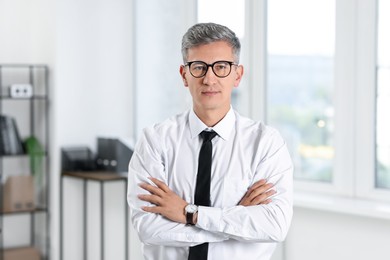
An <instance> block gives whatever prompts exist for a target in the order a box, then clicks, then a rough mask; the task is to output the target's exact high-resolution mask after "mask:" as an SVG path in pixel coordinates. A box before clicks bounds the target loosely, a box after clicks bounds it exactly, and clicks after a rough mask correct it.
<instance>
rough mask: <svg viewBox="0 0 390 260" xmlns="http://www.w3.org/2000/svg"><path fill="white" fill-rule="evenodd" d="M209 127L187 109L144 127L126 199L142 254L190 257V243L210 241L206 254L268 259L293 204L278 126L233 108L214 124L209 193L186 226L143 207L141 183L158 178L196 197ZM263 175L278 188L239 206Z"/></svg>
mask: <svg viewBox="0 0 390 260" xmlns="http://www.w3.org/2000/svg"><path fill="white" fill-rule="evenodd" d="M205 129H210V128H208V127H207V126H206V125H205V124H204V123H203V122H202V121H201V120H200V119H199V118H198V117H197V116H196V114H195V113H194V112H193V110H192V109H191V110H189V111H187V112H185V113H182V114H180V115H177V116H174V117H171V118H169V119H167V120H166V121H164V122H162V123H159V124H156V125H154V126H152V127H150V128H146V129H144V131H143V133H142V135H141V137H140V139H139V140H138V142H137V145H136V147H135V151H134V153H133V155H132V158H131V161H130V164H129V177H128V178H129V186H128V195H127V198H128V203H129V205H130V215H131V220H132V223H133V225H134V227H135V230H136V231H137V232H138V234H139V237H140V240H141V242H142V245H143V254H144V257H145V259H146V260H187V258H188V247H189V246H194V245H197V244H201V243H204V242H209V251H208V260H221V259H246V260H254V259H258V260H268V259H270V258H271V255H272V253H273V251H274V249H275V247H276V242H279V241H282V240H284V238H285V236H286V235H287V231H288V228H289V226H290V222H291V218H292V214H293V210H292V194H293V193H292V173H293V165H292V162H291V159H290V155H289V153H288V151H287V147H286V144H285V142H284V141H283V139H282V138H281V136H280V135H279V133H278V132H277V131H276V130H275V129H273V128H271V127H269V126H266V125H264V124H263V123H259V122H255V121H253V120H251V119H248V118H245V117H242V116H240V115H239V114H238V113H237V112H235V111H234V110H233V109H232V108H231V109H230V111H229V112H228V113H227V114H226V116H225V117H224V118H223V119H222V120H221V121H220V122H219V123H218V124H217V125H215V126H214V127H213V128H212V129H213V130H214V131H215V132H217V134H218V135H217V136H216V137H214V138H213V140H212V143H213V153H212V170H211V188H210V200H211V207H205V206H200V207H199V211H198V222H197V224H196V225H195V226H187V225H185V224H180V223H176V222H173V221H171V220H168V219H167V218H165V217H162V216H161V215H158V214H154V213H147V212H145V211H143V210H142V209H141V207H142V206H150V205H151V204H150V203H148V202H145V201H141V200H139V199H138V198H137V195H138V194H146V193H148V192H147V191H145V190H143V189H141V188H140V187H139V186H138V184H139V183H141V182H149V183H151V181H150V180H149V179H148V177H150V176H152V177H155V178H157V179H159V180H161V181H163V182H165V183H166V184H167V185H168V186H169V187H170V189H172V190H173V191H174V192H175V193H176V194H178V195H179V196H180V197H181V198H183V199H184V200H185V201H187V202H188V203H194V194H195V184H196V175H197V168H198V156H199V151H200V147H201V145H202V140H201V138H200V136H199V134H200V133H201V132H202V131H203V130H205ZM261 179H266V180H267V181H268V182H269V183H273V184H274V185H275V187H274V189H275V190H276V192H277V193H276V194H275V195H274V196H273V197H272V202H271V203H270V204H267V205H257V206H249V207H244V206H238V205H237V204H238V203H239V201H240V200H241V198H242V197H243V196H244V194H245V192H246V191H247V189H248V188H249V187H251V185H252V184H254V183H255V182H256V181H258V180H261Z"/></svg>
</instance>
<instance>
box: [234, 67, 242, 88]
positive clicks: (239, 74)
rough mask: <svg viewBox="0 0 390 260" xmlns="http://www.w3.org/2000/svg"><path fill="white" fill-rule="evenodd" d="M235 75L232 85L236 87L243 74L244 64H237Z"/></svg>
mask: <svg viewBox="0 0 390 260" xmlns="http://www.w3.org/2000/svg"><path fill="white" fill-rule="evenodd" d="M235 72H236V75H235V77H236V78H235V80H234V87H235V88H236V87H238V85H239V84H240V82H241V79H242V76H243V75H244V66H242V65H238V66H237V68H236V71H235Z"/></svg>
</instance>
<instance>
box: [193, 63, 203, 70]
mask: <svg viewBox="0 0 390 260" xmlns="http://www.w3.org/2000/svg"><path fill="white" fill-rule="evenodd" d="M205 67H206V66H205V65H204V64H201V63H193V64H192V66H191V70H193V71H204V70H205Z"/></svg>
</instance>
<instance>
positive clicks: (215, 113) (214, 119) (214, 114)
mask: <svg viewBox="0 0 390 260" xmlns="http://www.w3.org/2000/svg"><path fill="white" fill-rule="evenodd" d="M229 110H230V106H229V108H228V109H225V110H217V109H209V110H197V109H196V108H194V112H195V114H196V115H197V116H198V117H199V119H200V120H201V121H202V122H203V123H204V124H205V125H207V126H208V127H213V126H215V125H216V124H218V122H219V121H221V120H222V119H223V118H224V117H225V116H226V114H227V113H228V112H229Z"/></svg>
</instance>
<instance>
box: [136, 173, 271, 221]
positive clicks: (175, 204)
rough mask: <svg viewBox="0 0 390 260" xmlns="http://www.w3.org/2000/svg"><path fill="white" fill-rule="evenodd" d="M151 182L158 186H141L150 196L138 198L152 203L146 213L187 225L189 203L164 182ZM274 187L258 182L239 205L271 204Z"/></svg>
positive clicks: (142, 184) (145, 195) (263, 181)
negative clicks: (186, 211) (186, 215)
mask: <svg viewBox="0 0 390 260" xmlns="http://www.w3.org/2000/svg"><path fill="white" fill-rule="evenodd" d="M150 180H151V181H152V182H153V183H154V184H156V186H153V185H151V184H148V183H141V184H140V185H139V186H140V187H141V188H142V189H144V190H146V191H148V192H149V193H150V194H140V195H138V198H139V199H140V200H143V201H146V202H150V203H151V204H153V205H154V206H149V207H146V206H145V207H142V209H143V210H144V211H146V212H150V213H156V214H160V215H162V216H164V217H166V218H168V219H170V220H171V221H174V222H177V223H183V224H185V223H186V217H185V212H184V208H185V206H186V205H187V204H188V203H187V202H186V201H185V200H183V199H182V198H180V197H179V196H178V195H177V194H176V193H174V192H173V191H172V190H171V189H170V188H169V187H168V186H167V185H166V184H165V183H164V182H162V181H160V180H158V179H156V178H152V177H151V178H150ZM272 187H273V184H271V183H267V182H266V180H259V181H257V182H256V183H254V184H253V185H252V187H250V188H249V189H248V191H247V192H246V194H245V195H244V197H243V198H242V199H241V201H240V202H239V204H238V205H241V206H255V205H260V204H268V203H270V202H271V199H270V197H271V196H272V195H274V194H275V193H276V191H275V190H273V189H272ZM194 223H197V214H196V215H195V217H194Z"/></svg>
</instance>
